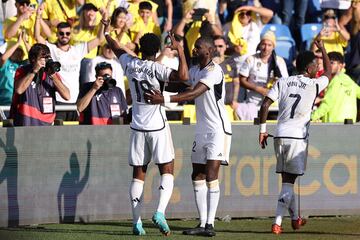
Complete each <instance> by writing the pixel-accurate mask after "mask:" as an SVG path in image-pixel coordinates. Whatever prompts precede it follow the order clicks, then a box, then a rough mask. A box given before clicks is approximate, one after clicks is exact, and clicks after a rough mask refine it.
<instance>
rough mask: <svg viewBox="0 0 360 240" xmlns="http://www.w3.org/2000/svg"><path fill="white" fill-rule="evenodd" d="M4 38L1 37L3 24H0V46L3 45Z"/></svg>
mask: <svg viewBox="0 0 360 240" xmlns="http://www.w3.org/2000/svg"><path fill="white" fill-rule="evenodd" d="M4 42H5V41H4V36H3V22H0V45H3V44H4Z"/></svg>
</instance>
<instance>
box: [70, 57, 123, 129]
mask: <svg viewBox="0 0 360 240" xmlns="http://www.w3.org/2000/svg"><path fill="white" fill-rule="evenodd" d="M112 70H113V68H112V66H111V64H110V63H107V62H100V63H98V64H97V65H96V66H95V77H96V80H95V81H94V82H88V83H85V84H84V85H83V86H82V87H81V90H80V93H79V97H78V100H77V103H76V105H77V109H78V111H79V112H80V117H79V123H80V124H87V125H110V124H114V123H116V121H118V122H119V123H124V120H125V121H126V116H127V112H126V111H127V103H126V100H125V96H124V93H123V91H122V90H121V89H120V88H118V87H116V80H115V79H113V77H112ZM124 118H125V119H124Z"/></svg>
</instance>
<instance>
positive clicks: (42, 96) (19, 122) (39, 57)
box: [10, 43, 70, 126]
mask: <svg viewBox="0 0 360 240" xmlns="http://www.w3.org/2000/svg"><path fill="white" fill-rule="evenodd" d="M29 62H30V63H29V64H27V65H24V66H22V67H20V68H18V69H17V70H16V73H15V77H14V95H13V100H12V103H11V108H10V118H12V119H13V120H14V126H48V125H52V124H53V122H54V120H55V92H58V93H59V94H60V96H61V97H62V98H64V99H70V91H69V89H68V88H67V87H66V86H65V85H64V84H63V83H62V80H61V76H60V75H59V73H58V72H59V71H60V67H61V65H60V63H59V62H54V61H53V60H52V59H51V57H50V50H49V48H48V47H47V46H46V45H44V44H41V43H36V44H34V45H33V46H32V47H31V49H30V51H29Z"/></svg>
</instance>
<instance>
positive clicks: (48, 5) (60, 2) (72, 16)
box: [42, 0, 84, 43]
mask: <svg viewBox="0 0 360 240" xmlns="http://www.w3.org/2000/svg"><path fill="white" fill-rule="evenodd" d="M43 2H44V3H45V6H44V11H43V12H42V18H43V19H45V20H46V22H47V24H48V25H49V26H50V28H51V32H52V35H51V37H50V38H49V39H48V41H49V42H51V43H54V42H56V40H57V37H56V31H57V28H56V27H57V25H58V24H59V23H60V22H67V23H69V24H70V26H72V27H73V26H75V25H76V24H78V21H79V17H78V16H77V14H76V8H77V7H79V6H81V5H83V4H84V0H44V1H43Z"/></svg>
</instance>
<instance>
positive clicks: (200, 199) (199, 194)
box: [193, 180, 208, 227]
mask: <svg viewBox="0 0 360 240" xmlns="http://www.w3.org/2000/svg"><path fill="white" fill-rule="evenodd" d="M193 186H194V193H195V203H196V207H197V210H198V212H199V218H200V227H205V224H206V219H207V192H208V188H207V186H206V181H205V180H198V181H193Z"/></svg>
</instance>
